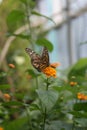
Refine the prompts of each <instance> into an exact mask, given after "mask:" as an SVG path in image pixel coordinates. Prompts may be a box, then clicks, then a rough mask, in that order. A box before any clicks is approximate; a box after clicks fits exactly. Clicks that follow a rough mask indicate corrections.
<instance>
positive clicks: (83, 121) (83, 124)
mask: <svg viewBox="0 0 87 130" xmlns="http://www.w3.org/2000/svg"><path fill="white" fill-rule="evenodd" d="M75 122H76V123H77V124H78V125H80V127H86V129H87V118H78V119H75Z"/></svg>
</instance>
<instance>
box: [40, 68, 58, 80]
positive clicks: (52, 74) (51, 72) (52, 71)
mask: <svg viewBox="0 0 87 130" xmlns="http://www.w3.org/2000/svg"><path fill="white" fill-rule="evenodd" d="M42 72H43V73H44V74H46V76H47V77H54V78H56V70H55V69H54V68H52V67H50V66H48V67H46V68H45V69H43V70H42Z"/></svg>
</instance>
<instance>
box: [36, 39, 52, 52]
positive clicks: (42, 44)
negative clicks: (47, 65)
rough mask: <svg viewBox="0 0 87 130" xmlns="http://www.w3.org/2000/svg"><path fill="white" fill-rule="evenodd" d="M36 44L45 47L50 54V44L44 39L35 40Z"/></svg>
mask: <svg viewBox="0 0 87 130" xmlns="http://www.w3.org/2000/svg"><path fill="white" fill-rule="evenodd" d="M36 44H37V45H41V46H45V47H47V48H48V50H49V51H50V52H51V51H52V50H53V45H52V43H51V42H50V41H48V40H47V39H45V38H39V39H37V41H36Z"/></svg>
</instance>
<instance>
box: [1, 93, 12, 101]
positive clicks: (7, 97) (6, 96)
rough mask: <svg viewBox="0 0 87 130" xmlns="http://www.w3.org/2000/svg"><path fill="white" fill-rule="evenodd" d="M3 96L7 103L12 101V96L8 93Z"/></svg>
mask: <svg viewBox="0 0 87 130" xmlns="http://www.w3.org/2000/svg"><path fill="white" fill-rule="evenodd" d="M3 96H4V99H5V100H7V101H9V100H10V99H11V96H10V95H9V94H8V93H5V94H4V95H3Z"/></svg>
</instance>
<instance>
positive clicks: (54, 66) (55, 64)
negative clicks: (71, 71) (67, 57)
mask: <svg viewBox="0 0 87 130" xmlns="http://www.w3.org/2000/svg"><path fill="white" fill-rule="evenodd" d="M50 66H51V67H52V68H56V67H58V66H60V63H59V62H56V63H52V64H50Z"/></svg>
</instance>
